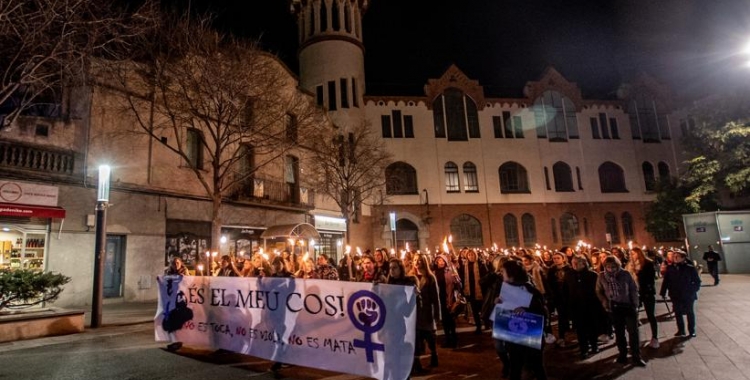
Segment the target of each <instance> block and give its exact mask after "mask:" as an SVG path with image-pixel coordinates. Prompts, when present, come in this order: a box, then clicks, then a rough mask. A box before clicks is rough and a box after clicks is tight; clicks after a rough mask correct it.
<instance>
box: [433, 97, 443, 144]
mask: <svg viewBox="0 0 750 380" xmlns="http://www.w3.org/2000/svg"><path fill="white" fill-rule="evenodd" d="M443 109H444V107H443V97H442V96H440V97H439V98H438V99H436V101H435V102H434V103H432V118H433V120H434V122H435V138H438V139H444V138H445V114H444V113H443Z"/></svg>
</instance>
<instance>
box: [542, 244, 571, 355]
mask: <svg viewBox="0 0 750 380" xmlns="http://www.w3.org/2000/svg"><path fill="white" fill-rule="evenodd" d="M552 261H553V262H554V265H552V266H551V267H550V268H549V269H548V270H547V287H546V290H547V294H549V300H550V308H554V309H555V310H557V344H558V345H559V346H560V347H565V346H566V344H567V341H566V340H565V334H566V333H567V332H568V330H570V315H569V314H570V313H569V312H568V302H567V300H565V293H564V292H563V288H564V284H565V276H568V275H570V274H571V273H572V272H574V271H573V269H572V268H571V267H570V266H569V265H568V261H567V259H566V258H565V255H564V254H563V253H562V252H555V253H554V254H553V255H552Z"/></svg>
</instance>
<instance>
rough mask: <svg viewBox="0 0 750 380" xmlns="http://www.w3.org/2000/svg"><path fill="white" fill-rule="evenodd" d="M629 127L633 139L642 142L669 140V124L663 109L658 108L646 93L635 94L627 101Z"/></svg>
mask: <svg viewBox="0 0 750 380" xmlns="http://www.w3.org/2000/svg"><path fill="white" fill-rule="evenodd" d="M628 114H630V128H631V129H632V133H633V138H634V139H641V138H642V139H643V142H659V141H661V140H669V139H670V138H671V137H670V134H669V125H668V124H667V115H666V112H665V111H664V110H661V109H659V105H658V104H657V102H656V101H655V99H654V98H653V97H652V96H651V95H648V94H644V93H639V94H636V95H635V96H634V97H633V98H632V99H631V100H630V102H629V103H628Z"/></svg>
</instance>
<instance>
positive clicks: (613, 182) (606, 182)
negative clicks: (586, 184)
mask: <svg viewBox="0 0 750 380" xmlns="http://www.w3.org/2000/svg"><path fill="white" fill-rule="evenodd" d="M599 186H600V187H601V190H602V193H627V192H628V189H627V188H626V187H625V172H624V171H623V170H622V168H621V167H620V166H619V165H617V164H615V163H613V162H610V161H607V162H605V163H603V164H601V166H599Z"/></svg>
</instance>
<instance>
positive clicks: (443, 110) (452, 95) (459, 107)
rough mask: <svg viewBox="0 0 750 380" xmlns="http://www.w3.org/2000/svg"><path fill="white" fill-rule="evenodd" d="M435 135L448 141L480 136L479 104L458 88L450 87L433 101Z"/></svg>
mask: <svg viewBox="0 0 750 380" xmlns="http://www.w3.org/2000/svg"><path fill="white" fill-rule="evenodd" d="M432 115H433V120H434V122H435V137H436V138H445V137H446V130H447V132H448V133H447V136H448V141H466V140H468V139H469V138H473V139H474V138H479V137H480V134H479V114H478V112H477V104H476V103H475V102H474V100H472V99H471V98H470V97H469V96H467V95H465V94H464V93H463V92H462V91H461V90H459V89H456V88H448V89H446V90H445V91H444V92H443V93H442V94H441V95H439V96H438V97H436V98H435V100H433V101H432Z"/></svg>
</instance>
